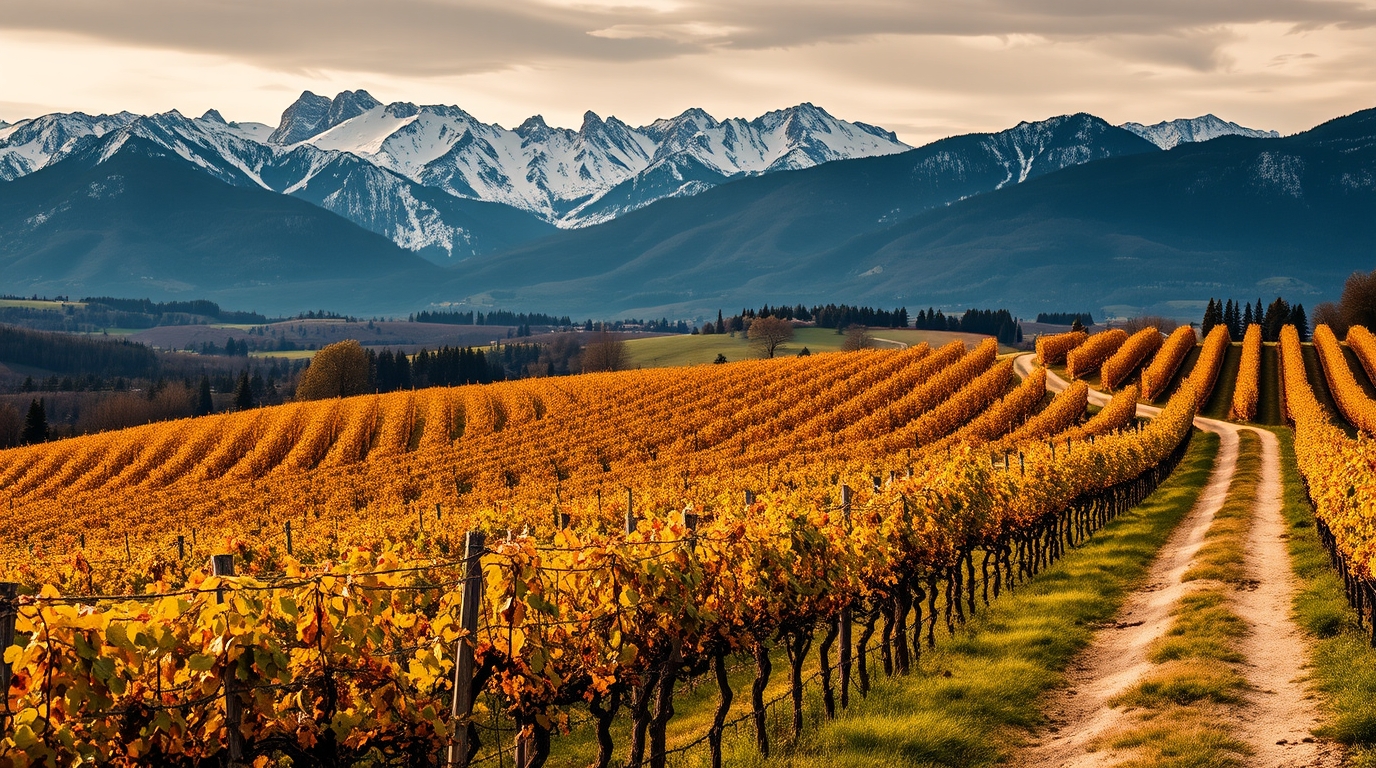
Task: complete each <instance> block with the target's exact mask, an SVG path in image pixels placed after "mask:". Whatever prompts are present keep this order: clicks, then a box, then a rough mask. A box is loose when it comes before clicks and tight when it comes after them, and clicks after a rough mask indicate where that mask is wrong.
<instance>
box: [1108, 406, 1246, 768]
mask: <svg viewBox="0 0 1376 768" xmlns="http://www.w3.org/2000/svg"><path fill="white" fill-rule="evenodd" d="M1260 480H1261V438H1259V437H1257V435H1256V433H1254V432H1251V431H1245V432H1242V433H1240V434H1239V435H1238V459H1237V469H1236V471H1235V473H1234V475H1233V479H1232V482H1231V483H1230V485H1229V486H1228V495H1227V497H1225V499H1224V501H1223V506H1222V507H1220V508H1219V510H1218V512H1216V513H1215V514H1214V519H1213V522H1211V523H1210V524H1209V530H1208V532H1207V533H1206V534H1205V541H1204V545H1203V546H1202V547H1201V548H1200V550H1199V553H1198V554H1197V555H1196V556H1195V561H1194V563H1193V564H1192V565H1191V567H1190V568H1189V569H1188V570H1187V571H1186V572H1185V574H1184V575H1183V577H1182V579H1183V580H1184V581H1187V582H1196V588H1195V589H1193V590H1191V591H1190V592H1188V593H1186V594H1185V595H1184V596H1183V597H1181V598H1180V602H1179V604H1178V605H1176V607H1175V610H1174V611H1173V615H1174V617H1175V620H1174V621H1173V622H1172V624H1171V627H1170V629H1168V630H1167V631H1166V634H1165V635H1164V636H1163V637H1161V638H1159V639H1157V640H1156V641H1155V642H1154V643H1153V644H1152V648H1151V650H1150V652H1149V654H1148V658H1149V659H1150V660H1151V661H1152V663H1153V664H1157V665H1158V666H1157V667H1156V669H1154V670H1153V671H1152V672H1151V673H1150V674H1148V675H1147V676H1146V677H1145V678H1143V679H1142V680H1141V681H1140V682H1138V683H1137V684H1136V685H1134V686H1133V687H1132V688H1129V689H1128V690H1126V691H1124V692H1123V693H1122V694H1120V695H1118V696H1116V697H1114V699H1113V700H1112V701H1111V702H1110V703H1111V704H1112V705H1113V706H1116V707H1130V708H1133V709H1136V710H1139V711H1138V712H1137V714H1138V716H1139V717H1140V723H1139V724H1138V725H1137V726H1135V727H1133V728H1130V729H1128V730H1127V731H1125V732H1123V733H1119V734H1116V735H1114V736H1112V737H1110V738H1108V739H1106V740H1105V744H1106V745H1108V746H1111V747H1113V748H1115V749H1129V750H1134V751H1133V753H1132V755H1131V756H1130V757H1129V758H1128V759H1127V760H1126V761H1124V762H1123V763H1122V764H1121V765H1123V766H1128V767H1131V768H1135V767H1137V766H1143V767H1145V766H1163V767H1166V768H1186V767H1187V766H1206V765H1207V766H1220V767H1222V768H1227V767H1229V766H1242V765H1243V764H1244V761H1245V759H1246V757H1247V755H1248V754H1249V753H1250V751H1251V750H1250V748H1249V747H1248V746H1247V744H1245V743H1243V742H1241V741H1239V740H1237V739H1236V738H1234V737H1233V736H1232V735H1231V734H1230V730H1231V728H1230V726H1231V724H1232V723H1233V722H1235V721H1236V713H1235V710H1234V709H1233V708H1234V707H1235V706H1236V705H1238V704H1241V703H1242V701H1243V699H1242V695H1243V693H1244V692H1245V691H1246V690H1247V680H1246V678H1245V677H1243V676H1242V674H1241V673H1240V671H1239V669H1238V665H1241V664H1242V663H1243V661H1244V658H1243V656H1242V653H1241V652H1240V650H1239V648H1238V643H1239V641H1241V640H1242V638H1243V637H1244V636H1245V635H1246V634H1247V624H1246V622H1244V621H1243V620H1242V617H1240V616H1238V615H1237V614H1236V613H1234V612H1233V610H1232V605H1231V604H1232V597H1231V593H1232V592H1233V591H1234V590H1236V589H1237V588H1239V587H1240V586H1242V585H1243V584H1244V583H1245V582H1246V580H1247V573H1246V557H1245V555H1246V545H1247V533H1248V530H1249V529H1250V527H1251V522H1252V515H1253V512H1254V511H1255V507H1256V502H1257V483H1259V482H1260Z"/></svg>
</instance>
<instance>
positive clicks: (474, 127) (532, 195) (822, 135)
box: [270, 91, 910, 227]
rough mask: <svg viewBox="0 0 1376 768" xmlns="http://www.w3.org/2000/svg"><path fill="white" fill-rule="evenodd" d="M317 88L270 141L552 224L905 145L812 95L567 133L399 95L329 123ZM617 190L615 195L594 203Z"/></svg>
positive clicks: (597, 121) (595, 124) (353, 100)
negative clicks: (727, 114) (750, 112)
mask: <svg viewBox="0 0 1376 768" xmlns="http://www.w3.org/2000/svg"><path fill="white" fill-rule="evenodd" d="M357 93H358V94H362V96H365V97H367V94H366V93H364V92H361V91H360V92H357ZM346 97H347V98H348V100H349V104H350V105H351V106H349V107H348V109H346V112H347V111H352V109H353V108H354V107H355V106H356V105H361V104H362V103H364V102H360V101H358V97H357V94H349V93H348V92H345V93H344V94H341V95H340V97H339V99H343V98H346ZM321 98H322V97H317V96H314V94H310V93H307V94H303V96H302V98H301V99H300V100H298V101H297V103H296V104H293V105H292V106H291V107H289V108H288V109H287V111H286V112H285V113H283V126H287V125H288V124H290V125H292V126H301V125H305V124H306V123H311V124H313V125H316V126H318V128H319V130H318V131H317V132H315V133H314V134H313V135H310V136H307V137H305V138H300V137H301V136H302V135H303V132H304V130H305V129H304V128H302V129H298V128H296V127H293V128H292V129H291V130H289V131H284V129H283V128H280V127H279V128H278V131H277V133H275V134H274V138H272V139H270V140H271V141H273V142H274V143H277V144H281V145H287V146H289V145H291V143H292V142H291V141H289V139H295V140H296V141H298V142H301V143H305V144H310V145H312V146H315V147H317V148H319V149H325V150H337V151H344V152H349V153H351V154H354V155H357V156H359V157H363V158H366V159H368V160H369V161H371V162H373V163H375V164H376V165H379V166H381V167H383V168H387V169H389V170H392V171H396V172H397V173H399V174H401V175H403V176H406V177H407V178H409V179H411V180H413V181H416V182H418V183H421V184H424V185H426V186H431V187H438V188H440V189H443V190H445V191H446V192H449V193H450V194H453V195H456V196H458V197H467V198H472V199H476V200H489V201H492V202H500V203H504V204H506V205H511V206H514V207H517V208H521V209H523V210H527V211H530V212H532V213H534V214H536V215H538V216H540V217H541V218H543V219H545V220H546V221H550V222H552V223H554V224H556V225H558V226H561V227H578V226H586V225H589V224H593V223H597V222H599V221H604V220H606V219H609V218H613V217H615V216H617V215H620V214H622V213H625V212H626V211H630V210H635V209H636V208H641V207H644V206H646V205H648V204H650V203H652V202H654V201H655V200H658V199H661V198H663V197H674V196H681V195H684V194H695V193H696V192H699V191H701V190H703V189H706V188H707V187H710V186H713V185H715V184H718V183H720V182H722V181H725V180H726V179H730V178H733V177H736V176H741V175H758V174H762V173H769V172H772V171H778V170H790V169H797V168H807V167H810V166H813V165H817V164H819V163H825V162H829V161H831V160H839V159H845V158H854V157H870V156H874V155H886V154H893V153H895V152H903V151H906V150H908V149H910V147H908V145H906V144H904V143H903V142H901V141H899V140H898V138H897V137H896V136H895V135H894V134H893V133H891V132H889V131H885V130H883V129H881V128H876V127H874V126H871V125H866V124H864V123H850V122H846V121H844V120H838V119H837V118H835V117H832V116H831V115H830V114H828V113H827V112H826V111H825V110H823V109H821V108H819V107H815V106H813V105H812V104H801V105H799V106H796V107H792V108H789V109H785V110H779V111H776V112H770V113H767V114H765V115H763V116H761V117H758V118H755V119H754V120H743V119H735V118H733V119H730V120H726V121H721V122H719V121H717V120H716V119H715V118H713V117H712V116H711V115H709V114H707V113H706V112H704V111H702V110H700V109H690V110H688V111H686V112H684V113H683V114H681V115H679V116H678V117H675V118H672V119H666V120H657V121H655V122H653V123H651V124H650V125H647V126H642V127H639V128H632V127H631V126H629V125H627V124H625V123H623V122H622V121H620V120H618V119H616V118H615V117H609V118H607V119H605V120H604V119H602V118H601V117H600V116H598V115H597V114H595V113H593V112H588V113H586V114H585V115H584V116H583V124H582V125H581V126H580V127H579V129H578V130H577V131H574V130H571V129H567V128H552V127H550V126H549V125H547V124H546V123H545V121H544V119H543V118H542V117H540V116H539V115H537V116H535V117H532V118H530V119H528V120H526V121H525V122H524V123H522V124H521V125H520V126H518V127H516V128H515V129H506V128H503V127H502V126H500V125H494V124H488V123H483V122H481V121H479V120H477V119H476V118H474V117H473V116H472V115H470V114H468V113H467V112H465V111H463V110H462V109H460V108H458V107H448V106H417V105H415V104H409V103H404V102H396V103H392V104H387V105H385V106H384V105H381V104H379V105H376V106H374V107H372V108H370V109H368V110H366V111H364V112H362V113H360V114H358V115H357V116H355V117H352V118H349V119H345V120H342V121H340V122H338V123H336V124H334V125H332V126H331V125H329V123H330V122H332V118H331V119H325V118H322V117H321V115H322V114H323V113H324V112H325V105H324V103H323V101H321ZM367 98H368V99H371V97H367ZM339 99H336V100H335V105H332V106H331V108H330V112H331V114H333V113H334V112H335V111H337V110H336V105H337V103H338V101H339ZM302 115H305V117H301V116H302ZM279 134H280V135H279ZM684 168H692V169H693V170H692V171H690V172H689V173H688V174H687V177H685V178H684V179H682V182H683V183H681V184H673V183H671V182H672V181H673V180H674V176H675V175H676V174H677V175H683V169H684ZM627 182H630V186H629V187H626V186H623V185H625V184H626V183H627ZM666 182H670V183H666ZM618 188H620V189H618ZM614 189H618V192H617V195H616V201H615V204H608V202H610V201H602V199H601V198H603V196H605V195H607V194H608V193H609V192H611V191H612V190H614Z"/></svg>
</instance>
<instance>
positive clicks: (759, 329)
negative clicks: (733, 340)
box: [746, 315, 793, 358]
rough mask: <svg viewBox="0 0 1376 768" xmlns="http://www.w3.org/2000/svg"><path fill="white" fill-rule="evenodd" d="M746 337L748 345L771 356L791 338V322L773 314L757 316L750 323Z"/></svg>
mask: <svg viewBox="0 0 1376 768" xmlns="http://www.w3.org/2000/svg"><path fill="white" fill-rule="evenodd" d="M746 338H748V339H750V346H751V348H753V349H754V350H755V351H756V352H759V353H760V354H761V355H762V356H764V357H771V358H772V357H774V353H775V352H777V351H778V350H779V347H782V346H783V345H784V343H785V342H787V341H791V340H792V339H793V323H790V322H788V321H787V320H784V319H782V318H778V317H774V316H773V315H770V316H769V317H759V318H756V319H755V321H754V322H752V323H751V324H750V330H749V331H747V332H746Z"/></svg>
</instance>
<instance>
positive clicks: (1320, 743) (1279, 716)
mask: <svg viewBox="0 0 1376 768" xmlns="http://www.w3.org/2000/svg"><path fill="white" fill-rule="evenodd" d="M1031 361H1032V357H1031V356H1030V355H1025V356H1022V357H1019V358H1018V360H1017V361H1016V366H1017V368H1018V370H1019V371H1020V372H1026V371H1028V370H1030V368H1031ZM1066 386H1067V383H1066V382H1065V381H1064V380H1063V379H1061V378H1060V377H1059V376H1056V375H1055V374H1050V375H1049V376H1048V379H1047V388H1048V389H1051V390H1052V391H1059V390H1061V389H1064V388H1065V387H1066ZM1090 400H1091V402H1095V403H1099V404H1102V403H1103V402H1105V401H1106V400H1107V398H1106V397H1105V396H1104V395H1103V394H1102V393H1098V392H1093V391H1091V393H1090ZM1158 412H1159V409H1157V408H1153V407H1151V406H1145V405H1139V406H1138V415H1140V416H1153V415H1155V414H1156V413H1158ZM1195 426H1197V427H1199V428H1200V429H1203V430H1206V431H1209V432H1214V433H1216V434H1218V435H1219V438H1220V448H1219V454H1218V458H1217V460H1216V461H1215V464H1214V469H1213V472H1212V473H1211V475H1210V477H1209V483H1208V485H1207V486H1206V487H1205V489H1204V491H1203V493H1202V494H1201V495H1200V497H1199V500H1198V501H1197V502H1196V504H1195V506H1194V508H1193V509H1192V510H1190V512H1189V514H1188V515H1187V516H1186V518H1185V519H1184V520H1183V521H1182V522H1181V524H1180V525H1179V527H1178V528H1177V529H1176V530H1175V531H1174V532H1173V533H1172V535H1171V537H1170V538H1169V539H1168V540H1167V542H1166V544H1165V546H1164V547H1162V550H1161V552H1160V553H1159V554H1158V555H1157V558H1156V561H1155V562H1154V563H1153V564H1152V566H1151V568H1150V570H1149V573H1148V576H1147V578H1146V580H1145V582H1144V585H1143V586H1142V587H1141V588H1139V589H1138V590H1137V591H1136V592H1134V593H1133V594H1132V595H1130V596H1129V597H1128V599H1127V601H1126V602H1125V603H1124V605H1123V608H1122V609H1121V611H1120V613H1119V615H1118V616H1117V617H1115V620H1114V622H1113V623H1111V624H1109V625H1108V626H1106V627H1105V628H1103V629H1101V630H1099V632H1098V633H1097V635H1096V636H1095V638H1094V640H1093V641H1092V643H1091V645H1090V646H1089V648H1087V649H1086V650H1085V651H1084V652H1082V653H1081V654H1080V656H1079V657H1078V658H1077V659H1076V661H1075V662H1073V664H1072V666H1071V667H1070V669H1068V670H1067V672H1066V685H1065V687H1064V688H1062V689H1060V690H1059V691H1058V692H1057V693H1056V694H1053V695H1052V696H1051V698H1050V700H1049V701H1048V702H1047V704H1046V707H1045V712H1046V714H1047V716H1048V719H1049V724H1048V726H1047V727H1046V728H1044V729H1043V731H1042V732H1040V733H1039V734H1037V735H1036V738H1035V739H1034V741H1032V742H1031V743H1029V744H1028V745H1027V746H1026V748H1024V749H1023V750H1021V751H1020V752H1019V753H1018V754H1017V755H1015V756H1014V760H1013V764H1014V765H1018V766H1028V767H1029V768H1030V767H1031V766H1038V767H1042V766H1066V767H1070V766H1073V767H1075V768H1089V767H1097V766H1111V765H1114V764H1116V763H1117V762H1119V761H1120V760H1122V759H1123V758H1125V757H1127V755H1125V754H1120V753H1115V752H1113V751H1112V750H1098V751H1090V750H1091V749H1095V748H1096V744H1095V742H1096V740H1098V739H1099V738H1101V737H1103V736H1105V735H1108V734H1111V733H1114V732H1116V731H1119V730H1125V729H1127V728H1130V727H1132V726H1133V725H1135V724H1136V722H1137V716H1136V715H1135V714H1134V713H1131V712H1127V711H1124V710H1123V709H1118V708H1114V707H1110V706H1109V704H1108V702H1109V700H1110V699H1112V698H1113V697H1114V696H1115V695H1116V694H1118V693H1121V692H1123V691H1125V690H1127V689H1128V688H1130V687H1131V686H1132V685H1133V684H1134V683H1136V682H1137V681H1138V680H1139V679H1140V678H1141V677H1142V676H1143V675H1144V674H1146V673H1147V672H1148V671H1150V669H1151V668H1152V666H1153V665H1152V664H1151V663H1150V662H1149V661H1148V660H1147V653H1148V649H1149V647H1150V645H1151V643H1152V641H1153V640H1155V639H1156V638H1158V637H1161V636H1162V635H1163V634H1164V633H1165V632H1166V630H1167V629H1168V628H1169V627H1170V624H1171V616H1170V612H1171V609H1172V608H1173V607H1174V606H1175V604H1176V602H1177V601H1179V599H1180V598H1181V597H1182V596H1183V595H1184V594H1185V593H1186V591H1187V590H1189V589H1191V588H1192V587H1191V585H1190V584H1187V583H1183V582H1181V576H1182V575H1183V574H1184V573H1185V571H1186V570H1187V569H1188V568H1189V566H1190V563H1191V561H1192V560H1193V558H1194V556H1195V554H1196V553H1197V552H1198V551H1199V548H1200V546H1201V545H1202V544H1203V541H1204V534H1205V533H1206V532H1207V531H1208V528H1209V524H1210V523H1211V522H1212V520H1213V516H1214V514H1215V513H1216V512H1217V511H1218V510H1219V508H1220V507H1221V506H1222V504H1223V501H1224V498H1225V497H1226V495H1227V491H1228V486H1229V484H1230V483H1231V482H1232V478H1233V475H1234V472H1235V470H1236V466H1237V451H1238V433H1239V432H1241V431H1242V430H1244V429H1251V428H1250V427H1243V426H1239V425H1236V424H1231V423H1228V422H1224V421H1216V420H1214V419H1205V418H1198V419H1196V420H1195ZM1252 431H1254V432H1256V434H1257V435H1259V436H1260V438H1261V445H1262V462H1261V480H1260V484H1259V488H1258V493H1257V499H1258V501H1257V506H1256V508H1255V510H1254V513H1253V521H1252V526H1251V528H1250V530H1249V534H1248V541H1247V570H1248V581H1247V588H1246V589H1244V590H1239V591H1238V592H1237V593H1236V596H1235V600H1234V602H1233V610H1234V611H1235V612H1236V613H1237V615H1238V616H1240V617H1241V618H1242V619H1243V620H1244V621H1245V622H1246V623H1247V626H1248V628H1249V630H1250V631H1249V633H1248V635H1247V637H1246V638H1245V639H1244V640H1243V641H1242V647H1241V651H1242V654H1243V656H1244V658H1245V659H1246V663H1245V672H1244V674H1245V676H1246V678H1247V682H1248V684H1249V690H1248V692H1247V694H1246V703H1245V705H1243V706H1240V707H1237V708H1236V710H1237V711H1236V712H1235V713H1234V714H1235V715H1236V717H1237V720H1238V723H1239V725H1238V731H1237V733H1236V734H1235V735H1236V736H1237V737H1238V738H1239V739H1240V740H1242V741H1245V742H1246V743H1247V744H1249V745H1250V746H1251V748H1252V750H1253V754H1252V757H1251V758H1250V759H1249V761H1248V763H1249V765H1256V766H1261V767H1262V768H1278V767H1279V766H1319V767H1326V766H1338V765H1341V764H1342V758H1343V756H1342V751H1341V749H1340V748H1339V747H1338V746H1337V745H1335V744H1332V743H1331V742H1326V741H1324V740H1322V739H1318V738H1316V737H1314V736H1313V733H1312V732H1313V729H1314V728H1315V727H1316V726H1317V724H1318V714H1317V708H1316V705H1315V702H1314V700H1313V698H1312V697H1311V695H1310V694H1309V693H1308V691H1307V690H1306V688H1305V682H1304V679H1305V672H1304V664H1305V660H1306V659H1307V658H1308V655H1309V654H1308V647H1307V645H1306V643H1305V640H1304V637H1303V635H1302V634H1301V632H1300V629H1299V627H1298V626H1297V625H1296V624H1295V622H1294V621H1293V619H1292V618H1291V605H1292V602H1293V597H1294V592H1295V584H1294V574H1293V572H1292V571H1291V568H1290V559H1289V554H1288V552H1287V551H1286V546H1285V535H1286V534H1285V525H1284V521H1283V518H1282V516H1281V474H1280V448H1279V441H1278V440H1277V439H1276V436H1275V435H1274V434H1272V433H1270V432H1266V431H1264V430H1252Z"/></svg>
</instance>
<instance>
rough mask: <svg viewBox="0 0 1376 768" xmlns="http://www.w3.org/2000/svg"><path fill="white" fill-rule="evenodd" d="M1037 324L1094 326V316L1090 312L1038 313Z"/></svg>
mask: <svg viewBox="0 0 1376 768" xmlns="http://www.w3.org/2000/svg"><path fill="white" fill-rule="evenodd" d="M1037 322H1039V323H1042V324H1044V325H1074V324H1075V323H1077V322H1078V323H1079V324H1080V325H1094V315H1092V314H1090V313H1089V312H1038V313H1037Z"/></svg>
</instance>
